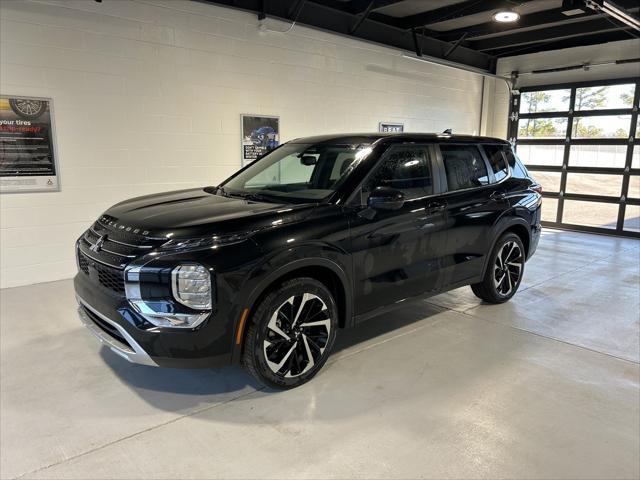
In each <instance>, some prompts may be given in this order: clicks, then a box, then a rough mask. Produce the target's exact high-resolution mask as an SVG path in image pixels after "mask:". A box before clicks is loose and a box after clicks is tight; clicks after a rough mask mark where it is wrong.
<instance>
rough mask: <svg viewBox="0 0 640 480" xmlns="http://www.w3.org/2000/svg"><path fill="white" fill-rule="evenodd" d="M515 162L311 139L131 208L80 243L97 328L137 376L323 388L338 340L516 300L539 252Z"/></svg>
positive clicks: (79, 290)
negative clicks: (419, 305) (229, 372)
mask: <svg viewBox="0 0 640 480" xmlns="http://www.w3.org/2000/svg"><path fill="white" fill-rule="evenodd" d="M540 204H541V195H540V187H539V185H538V184H537V183H536V182H535V181H533V180H532V179H531V177H529V175H528V173H527V171H526V169H525V168H524V167H523V165H522V164H521V163H520V161H519V160H518V159H517V157H516V156H515V155H514V153H513V151H512V149H511V146H510V145H509V144H508V143H506V142H504V141H502V140H498V139H493V138H481V137H469V136H458V135H449V134H442V135H429V134H395V135H385V134H363V135H330V136H329V135H328V136H319V137H310V138H300V139H297V140H294V141H291V142H288V143H285V144H283V145H281V146H280V147H278V148H276V149H275V150H273V151H271V152H270V153H268V154H267V155H266V156H264V157H263V158H261V159H259V160H258V161H256V162H254V163H253V164H251V165H249V166H247V167H246V168H244V169H242V170H240V171H239V172H238V173H236V174H235V175H234V176H232V177H231V178H230V179H228V180H227V181H225V182H224V183H222V184H221V185H220V186H218V187H206V188H197V189H191V190H180V191H175V192H170V193H162V194H157V195H148V196H145V197H138V198H134V199H132V200H127V201H125V202H122V203H119V204H117V205H115V206H113V207H111V208H110V209H109V210H107V211H106V212H105V213H104V215H102V216H101V217H100V218H99V219H98V220H97V221H96V222H95V223H94V224H93V225H92V226H91V228H89V230H87V231H86V232H85V233H84V234H83V235H82V236H81V237H80V238H79V239H78V242H77V260H78V269H79V272H78V274H77V275H76V277H75V290H76V294H77V298H78V302H79V303H80V308H79V313H80V317H81V319H82V321H83V322H84V324H85V325H86V326H87V327H88V328H89V329H90V330H91V331H92V332H93V333H95V334H96V336H97V337H98V338H99V339H100V340H101V341H102V342H104V343H105V344H106V345H107V346H108V347H109V348H110V349H111V350H113V351H114V352H115V353H117V354H118V355H120V356H122V357H124V358H126V359H127V360H129V361H131V362H136V363H142V364H146V365H159V366H164V367H181V366H186V367H211V366H216V365H224V364H230V363H237V362H240V363H242V364H243V365H244V366H245V367H246V368H247V369H248V370H249V371H250V372H251V373H252V374H253V375H254V376H255V377H256V378H257V379H258V380H259V381H261V382H262V383H264V384H267V385H269V386H272V387H277V388H290V387H295V386H297V385H300V384H302V383H304V382H306V381H308V380H309V379H311V378H312V377H313V376H314V375H315V374H316V373H317V372H318V370H320V368H322V366H323V364H324V363H325V361H326V360H327V357H328V356H329V354H330V352H331V348H332V346H333V344H334V340H335V338H336V333H337V330H339V329H341V328H349V327H352V326H354V325H356V324H357V323H360V322H362V321H363V320H366V319H368V318H371V317H373V316H377V315H379V314H380V313H382V312H385V311H387V310H388V309H390V308H393V307H395V306H397V305H399V304H401V303H403V302H404V301H405V300H408V299H415V298H420V297H424V296H429V295H435V294H437V293H440V292H443V291H445V290H450V289H453V288H457V287H460V286H462V285H471V288H472V289H473V291H474V293H475V294H476V295H477V296H478V297H480V298H481V299H483V300H485V301H487V302H491V303H500V302H504V301H506V300H508V299H510V298H511V297H512V296H513V295H514V293H515V292H516V290H517V289H518V286H519V285H520V281H521V280H522V273H523V270H524V265H525V261H526V260H527V259H528V258H529V257H531V255H532V254H533V252H534V251H535V249H536V246H537V244H538V240H539V237H540Z"/></svg>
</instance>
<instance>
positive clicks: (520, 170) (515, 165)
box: [504, 147, 529, 178]
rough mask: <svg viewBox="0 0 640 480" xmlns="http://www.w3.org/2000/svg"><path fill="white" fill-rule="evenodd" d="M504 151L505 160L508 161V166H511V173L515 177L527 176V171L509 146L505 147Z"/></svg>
mask: <svg viewBox="0 0 640 480" xmlns="http://www.w3.org/2000/svg"><path fill="white" fill-rule="evenodd" d="M504 153H505V155H506V156H507V162H509V166H510V167H511V175H512V176H514V177H515V178H529V172H527V169H526V168H525V167H524V165H523V164H522V162H521V161H520V159H519V158H518V157H516V155H515V154H514V153H513V150H511V148H510V147H505V149H504Z"/></svg>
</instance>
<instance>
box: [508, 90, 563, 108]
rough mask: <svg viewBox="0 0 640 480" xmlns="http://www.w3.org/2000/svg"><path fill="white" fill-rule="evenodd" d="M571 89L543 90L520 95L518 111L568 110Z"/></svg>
mask: <svg viewBox="0 0 640 480" xmlns="http://www.w3.org/2000/svg"><path fill="white" fill-rule="evenodd" d="M570 100H571V90H570V89H568V88H567V89H562V90H543V91H539V92H524V93H522V94H521V95H520V113H535V112H566V111H568V110H569V101H570Z"/></svg>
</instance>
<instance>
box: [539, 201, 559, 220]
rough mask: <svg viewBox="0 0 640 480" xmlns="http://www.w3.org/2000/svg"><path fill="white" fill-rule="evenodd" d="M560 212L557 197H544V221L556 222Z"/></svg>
mask: <svg viewBox="0 0 640 480" xmlns="http://www.w3.org/2000/svg"><path fill="white" fill-rule="evenodd" d="M557 213H558V200H557V199H555V198H543V199H542V221H543V222H555V221H556V214H557Z"/></svg>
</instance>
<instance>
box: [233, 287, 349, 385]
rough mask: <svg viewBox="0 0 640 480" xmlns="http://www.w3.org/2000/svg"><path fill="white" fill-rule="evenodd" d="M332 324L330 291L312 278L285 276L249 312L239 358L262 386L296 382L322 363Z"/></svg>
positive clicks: (330, 340)
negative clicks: (292, 278)
mask: <svg viewBox="0 0 640 480" xmlns="http://www.w3.org/2000/svg"><path fill="white" fill-rule="evenodd" d="M292 299H293V300H292ZM291 317H294V318H293V319H292V318H291ZM309 324H313V325H309ZM270 325H271V326H270ZM292 325H293V327H292ZM305 325H308V326H305ZM272 327H273V328H272ZM337 329H338V308H337V307H336V303H335V300H334V298H333V295H331V292H329V290H328V289H327V288H326V287H325V286H324V285H323V284H322V283H320V282H319V281H317V280H314V279H312V278H297V279H294V280H288V281H286V282H284V283H283V284H282V285H280V286H279V287H277V288H275V289H273V290H272V291H271V292H270V293H269V294H268V295H267V296H266V297H264V298H263V299H262V301H261V302H260V303H259V305H258V307H257V308H256V310H255V312H254V314H253V316H252V317H251V322H250V323H249V325H248V327H247V332H246V335H245V340H244V349H243V352H242V364H243V365H244V367H245V368H246V369H247V370H248V371H249V373H251V375H253V376H254V377H255V378H256V379H257V380H258V381H259V382H260V383H262V384H264V385H266V386H268V387H272V388H277V389H289V388H294V387H298V386H300V385H302V384H303V383H306V382H308V381H309V380H311V379H312V378H313V377H314V376H315V375H316V374H317V373H318V371H319V370H320V369H321V368H322V366H323V365H324V364H325V362H326V361H327V358H328V357H329V355H330V354H331V349H332V348H333V344H334V342H335V338H336V330H337ZM278 330H280V332H281V333H282V334H284V336H282V334H281V333H279V332H278ZM285 336H286V337H287V338H285ZM309 358H312V361H309ZM283 361H284V363H282V364H281V362H283ZM276 362H277V363H276ZM278 365H281V368H279V369H276V370H274V368H276V367H277V366H278Z"/></svg>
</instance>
